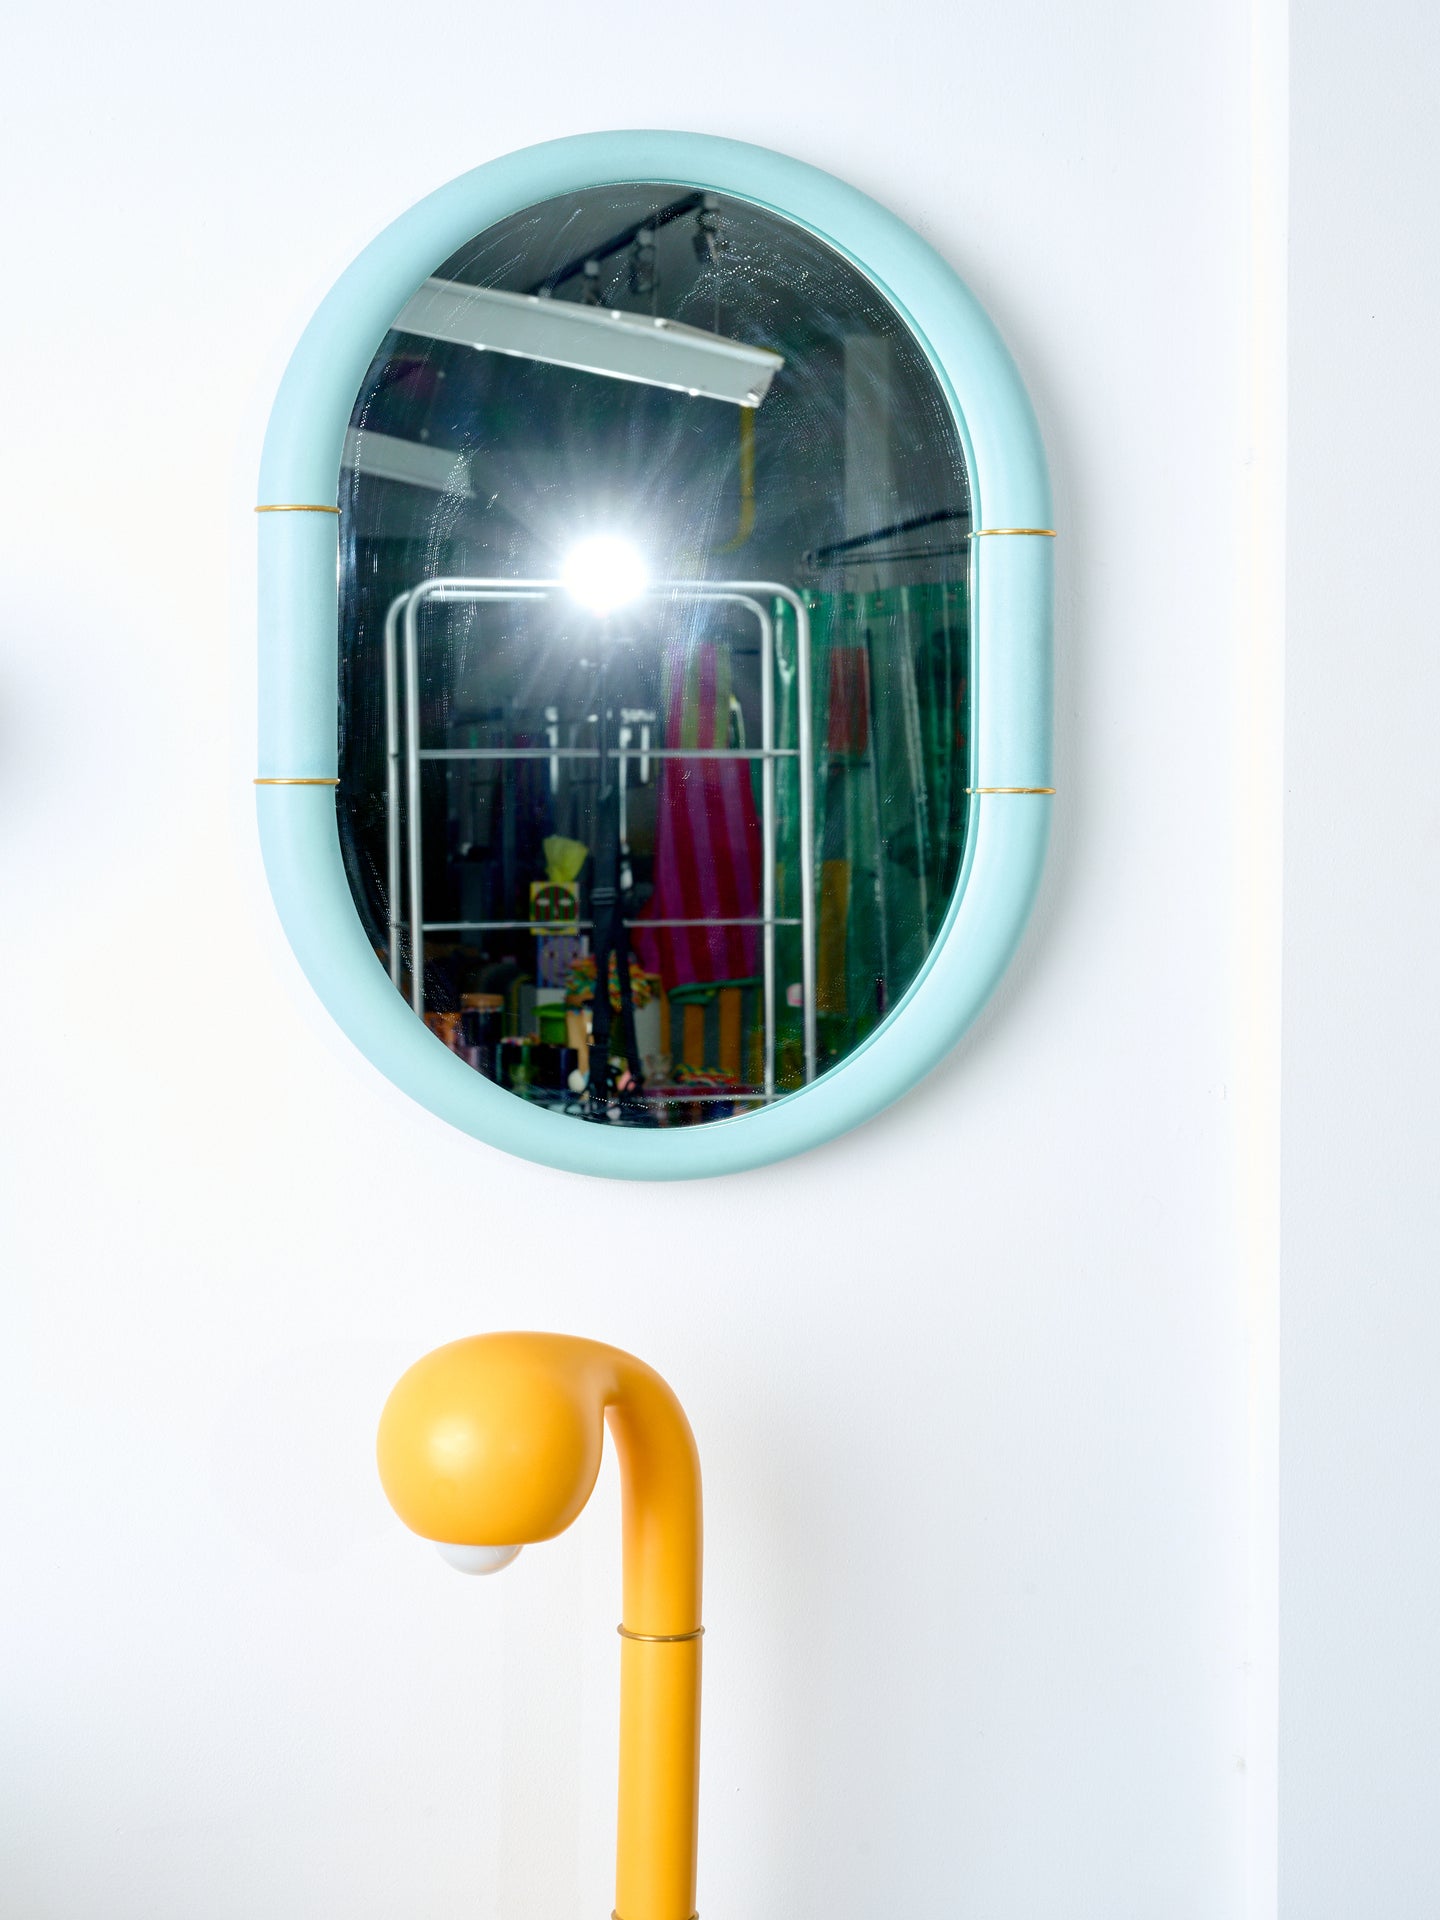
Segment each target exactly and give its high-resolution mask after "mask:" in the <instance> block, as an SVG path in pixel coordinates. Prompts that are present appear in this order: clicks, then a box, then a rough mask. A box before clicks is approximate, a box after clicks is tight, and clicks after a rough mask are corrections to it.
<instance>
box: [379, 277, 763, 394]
mask: <svg viewBox="0 0 1440 1920" xmlns="http://www.w3.org/2000/svg"><path fill="white" fill-rule="evenodd" d="M395 329H396V331H397V332H399V333H415V334H419V335H421V336H422V337H423V338H424V339H427V340H443V341H446V342H447V343H448V344H449V345H451V346H457V347H474V348H475V349H476V351H477V352H480V353H504V354H510V355H512V356H514V357H516V358H518V359H522V360H543V361H544V362H545V363H546V364H547V365H549V366H552V367H571V368H573V369H574V370H575V371H576V372H577V373H598V374H603V375H604V376H606V377H607V378H608V379H611V380H633V381H638V382H639V383H640V384H641V385H642V386H647V387H665V388H668V389H669V390H670V391H671V392H672V393H688V394H689V395H690V396H691V397H692V398H697V397H703V398H705V399H707V400H727V401H729V402H730V404H731V405H732V406H737V407H758V406H759V405H760V402H761V401H762V400H763V399H764V398H765V395H766V393H767V392H768V391H769V388H770V382H771V381H772V380H773V379H774V377H775V375H776V374H777V373H778V372H779V371H780V369H781V367H783V366H784V364H785V360H784V357H783V355H781V354H778V353H772V352H771V351H770V350H769V348H768V347H749V346H746V345H745V344H744V343H743V342H742V341H739V340H727V339H726V338H725V336H724V335H723V334H719V333H706V332H704V331H702V329H701V328H699V327H686V326H682V325H680V323H679V322H678V321H675V320H666V319H664V318H661V317H659V316H654V315H651V314H648V313H621V312H619V311H618V310H617V309H615V308H612V307H582V306H578V305H576V304H574V303H573V302H571V301H568V300H548V299H544V298H542V297H540V296H539V295H537V294H533V293H498V292H496V291H494V290H493V289H492V288H489V287H469V286H465V285H463V284H462V283H461V282H459V281H456V280H427V281H426V282H425V285H424V286H423V287H422V288H421V289H420V291H419V292H418V293H417V294H416V295H415V297H414V299H413V300H411V301H410V303H409V305H408V306H407V307H406V308H405V309H404V311H403V312H402V313H401V315H400V317H399V319H398V320H397V321H396V322H395Z"/></svg>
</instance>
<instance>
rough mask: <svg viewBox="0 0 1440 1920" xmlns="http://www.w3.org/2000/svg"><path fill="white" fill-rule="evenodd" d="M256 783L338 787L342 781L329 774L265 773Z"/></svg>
mask: <svg viewBox="0 0 1440 1920" xmlns="http://www.w3.org/2000/svg"><path fill="white" fill-rule="evenodd" d="M254 784H255V785H256V786H257V787H338V786H339V784H340V782H339V781H338V780H332V779H330V778H329V776H328V775H322V774H311V773H301V774H296V775H295V776H294V777H293V778H292V777H291V776H290V775H288V774H265V775H263V776H262V777H261V778H260V779H259V780H257V781H255V783H254Z"/></svg>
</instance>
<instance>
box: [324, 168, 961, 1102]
mask: <svg viewBox="0 0 1440 1920" xmlns="http://www.w3.org/2000/svg"><path fill="white" fill-rule="evenodd" d="M340 499H341V507H342V523H341V526H342V541H341V573H342V592H341V631H340V721H341V765H340V770H341V787H340V796H341V798H340V824H341V839H342V844H343V846H344V850H345V857H346V863H347V870H348V874H349V880H350V886H351V889H352V891H353V893H354V896H355V899H356V902H357V905H358V906H359V909H360V912H361V915H362V918H363V920H364V922H365V925H366V927H367V929H368V931H369V934H370V937H371V939H372V941H373V944H374V946H375V949H376V951H377V952H378V953H379V954H380V956H381V957H382V959H383V961H384V963H385V964H386V965H387V966H388V968H389V970H390V975H391V978H392V980H393V981H394V983H395V987H396V989H397V991H398V992H400V993H402V994H404V995H405V996H406V997H407V998H408V1000H409V1001H410V1003H411V1005H412V1006H413V1007H414V1009H415V1012H416V1014H417V1015H418V1016H420V1017H421V1018H423V1019H424V1020H425V1021H426V1022H427V1024H428V1025H429V1026H430V1028H431V1029H432V1031H433V1032H434V1033H435V1034H437V1035H438V1036H439V1038H440V1039H441V1040H443V1041H444V1042H445V1043H446V1044H447V1045H448V1046H450V1047H452V1048H453V1049H454V1050H455V1051H456V1052H457V1053H459V1054H460V1055H461V1056H462V1057H463V1058H464V1059H465V1060H466V1061H467V1062H468V1063H469V1064H470V1065H471V1066H472V1067H473V1068H474V1069H475V1070H476V1072H478V1073H481V1074H484V1075H486V1076H487V1077H488V1078H490V1079H492V1080H494V1081H496V1082H498V1083H499V1084H500V1085H501V1086H503V1087H505V1088H507V1089H509V1090H510V1091H512V1092H513V1093H514V1094H515V1095H517V1096H518V1097H520V1098H523V1099H526V1100H531V1101H537V1102H543V1103H544V1104H546V1105H547V1106H550V1107H553V1108H554V1109H555V1110H556V1111H557V1112H560V1113H565V1114H570V1115H573V1116H575V1117H576V1118H578V1119H590V1120H597V1121H602V1122H606V1123H608V1124H619V1125H628V1126H677V1125H691V1124H697V1123H704V1122H709V1121H714V1120H721V1119H730V1118H733V1117H736V1116H743V1115H744V1114H745V1113H747V1112H749V1111H752V1110H753V1109H754V1108H755V1107H757V1106H759V1105H761V1104H764V1103H766V1102H768V1101H771V1100H775V1099H779V1098H783V1097H784V1096H786V1095H788V1094H791V1093H794V1092H795V1091H797V1090H799V1089H801V1088H803V1087H804V1086H805V1084H806V1083H807V1082H809V1081H811V1080H813V1079H814V1078H816V1077H817V1076H818V1075H821V1074H824V1073H825V1072H826V1071H827V1070H829V1069H830V1068H832V1067H834V1066H835V1065H836V1064H838V1063H839V1062H840V1061H843V1060H844V1059H845V1057H846V1056H847V1055H848V1054H850V1053H851V1052H853V1051H854V1049H855V1048H856V1047H857V1046H859V1045H860V1044H861V1043H862V1042H863V1041H864V1040H865V1038H866V1037H867V1035H869V1034H870V1033H871V1032H872V1031H873V1030H874V1028H875V1027H876V1025H877V1024H878V1023H879V1022H880V1021H881V1020H883V1019H884V1017H885V1015H886V1012H887V1010H888V1009H890V1008H892V1007H893V1006H894V1005H895V1004H896V1002H897V1001H898V999H899V997H900V996H901V995H902V994H903V993H904V992H905V990H906V988H907V987H908V986H909V984H910V983H911V982H912V981H913V979H914V978H915V976H916V973H917V971H918V970H919V968H920V967H921V965H922V963H923V962H924V960H925V958H926V955H927V954H928V953H929V951H930V949H931V947H932V945H933V943H934V941H935V939H936V937H937V935H938V933H939V931H940V928H941V925H942V923H943V921H944V919H945V916H946V913H947V909H948V907H949V904H950V900H951V896H952V894H953V892H954V889H955V885H956V880H957V876H958V874H959V871H960V866H961V858H962V853H963V849H964V842H965V833H966V826H967V819H968V800H967V790H966V780H967V761H968V753H967V734H968V730H969V710H970V709H969V702H970V691H969V677H970V676H969V655H970V647H969V608H968V599H967V590H966V580H967V551H968V548H967V542H968V535H969V528H970V495H969V487H968V483H967V476H966V471H965V464H964V458H963V454H962V451H961V444H960V438H959V434H958V432H957V429H956V424H955V420H954V417H953V414H952V411H951V408H950V406H949V404H948V402H947V400H946V397H945V395H944V393H943V391H942V389H941V387H940V384H939V381H938V380H937V378H936V376H935V374H934V372H933V371H932V369H931V366H930V363H929V362H928V360H927V358H926V356H925V354H924V352H923V351H922V349H921V348H920V346H919V345H918V343H917V342H916V340H915V338H914V337H913V335H912V334H911V332H910V331H909V329H908V328H907V326H906V325H905V323H904V321H903V320H902V319H901V317H900V316H899V314H898V313H897V312H896V311H895V310H894V308H893V307H891V306H890V304H889V303H888V301H887V300H886V299H885V298H884V297H883V296H882V295H881V294H880V293H879V292H878V291H877V289H876V288H875V287H874V286H873V285H872V284H871V283H870V282H869V281H868V280H867V279H866V278H865V277H864V276H863V275H862V274H861V273H860V272H859V271H857V269H856V268H855V267H854V266H852V265H851V264H850V263H849V262H848V261H847V260H845V259H844V258H842V256H841V255H840V254H838V253H837V252H835V251H834V250H833V249H832V248H830V247H829V246H828V245H826V244H825V243H823V242H821V241H819V240H818V239H816V238H815V237H814V236H813V235H812V234H810V233H809V232H807V231H805V230H804V229H802V228H800V227H799V226H797V225H795V224H794V223H792V222H790V221H787V220H785V219H783V218H781V217H779V216H777V215H776V214H774V213H770V212H766V211H763V210H761V209H760V208H758V207H756V206H754V205H752V204H750V203H749V202H746V201H742V200H738V199H733V198H730V197H727V196H723V195H719V194H711V193H699V192H692V191H689V190H686V189H682V188H679V187H674V186H665V185H640V186H623V187H608V188H598V189H594V190H592V191H588V192H584V193H581V194H578V195H575V196H573V197H570V198H566V199H564V200H563V201H559V200H557V201H551V202H546V203H544V204H541V205H538V206H535V207H531V208H529V209H527V210H526V211H525V212H523V213H521V214H518V215H516V216H514V217H513V218H511V219H508V220H506V221H504V222H502V223H501V224H500V225H498V226H495V227H492V228H490V229H489V230H488V231H486V232H484V233H482V234H480V235H479V236H478V237H477V238H476V239H475V240H474V241H473V242H471V243H470V244H469V245H468V246H466V247H465V248H463V249H462V250H461V251H460V252H459V253H457V254H456V255H455V256H454V257H453V258H452V259H450V260H448V261H446V262H445V263H444V264H443V265H442V266H440V267H438V268H437V271H436V273H435V275H434V277H433V278H432V279H431V280H429V281H428V282H427V283H426V284H425V286H424V287H422V288H421V289H420V290H419V291H418V292H417V293H416V295H415V296H414V298H413V299H412V300H411V301H410V302H409V303H408V305H407V306H406V307H405V308H404V310H403V312H401V313H400V314H399V315H398V316H397V317H396V320H395V324H394V327H393V329H392V331H391V332H390V334H389V335H388V336H387V337H386V339H385V341H384V342H383V344H382V345H381V347H380V350H379V352H378V353H377V354H376V357H375V360H374V362H373V364H372V366H371V368H370V371H369V373H368V375H367V377H366V380H365V383H364V386H363V388H362V390H361V393H360V395H359V398H358V400H357V402H356V405H355V410H354V414H353V417H352V421H351V430H350V433H349V435H348V438H347V442H346V453H345V468H344V472H343V475H342V487H341V496H340ZM597 983H599V984H598V990H597Z"/></svg>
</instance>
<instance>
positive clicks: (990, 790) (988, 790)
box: [965, 787, 1055, 793]
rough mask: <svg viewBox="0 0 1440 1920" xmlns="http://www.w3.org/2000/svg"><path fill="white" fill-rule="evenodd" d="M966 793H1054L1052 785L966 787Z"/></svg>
mask: <svg viewBox="0 0 1440 1920" xmlns="http://www.w3.org/2000/svg"><path fill="white" fill-rule="evenodd" d="M965 791H966V792H967V793H1054V791H1055V789H1054V787H966V789H965Z"/></svg>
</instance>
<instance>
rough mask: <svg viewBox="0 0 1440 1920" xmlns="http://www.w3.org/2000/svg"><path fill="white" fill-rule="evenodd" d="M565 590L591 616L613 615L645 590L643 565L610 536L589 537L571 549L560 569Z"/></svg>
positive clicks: (625, 544)
mask: <svg viewBox="0 0 1440 1920" xmlns="http://www.w3.org/2000/svg"><path fill="white" fill-rule="evenodd" d="M560 578H561V580H562V581H563V582H564V584H565V588H566V591H567V592H569V593H572V594H574V596H575V598H576V599H577V600H578V601H579V602H580V604H581V605H582V606H584V607H589V609H590V611H591V612H592V613H614V611H615V609H616V608H617V607H623V606H625V605H626V604H627V603H628V602H629V601H631V600H636V599H638V598H639V596H640V595H641V594H642V593H643V592H644V591H645V587H646V584H647V582H646V574H645V563H644V561H643V560H642V559H641V558H640V556H639V554H638V553H637V552H636V551H635V549H634V547H632V546H631V545H630V542H629V541H628V540H622V539H620V538H619V537H618V535H616V534H613V533H596V534H592V535H591V536H590V538H589V539H588V540H582V541H581V542H580V544H579V545H578V546H577V547H572V548H571V550H570V553H569V554H568V556H567V557H566V561H565V565H564V566H563V567H562V568H561V569H560Z"/></svg>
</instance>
